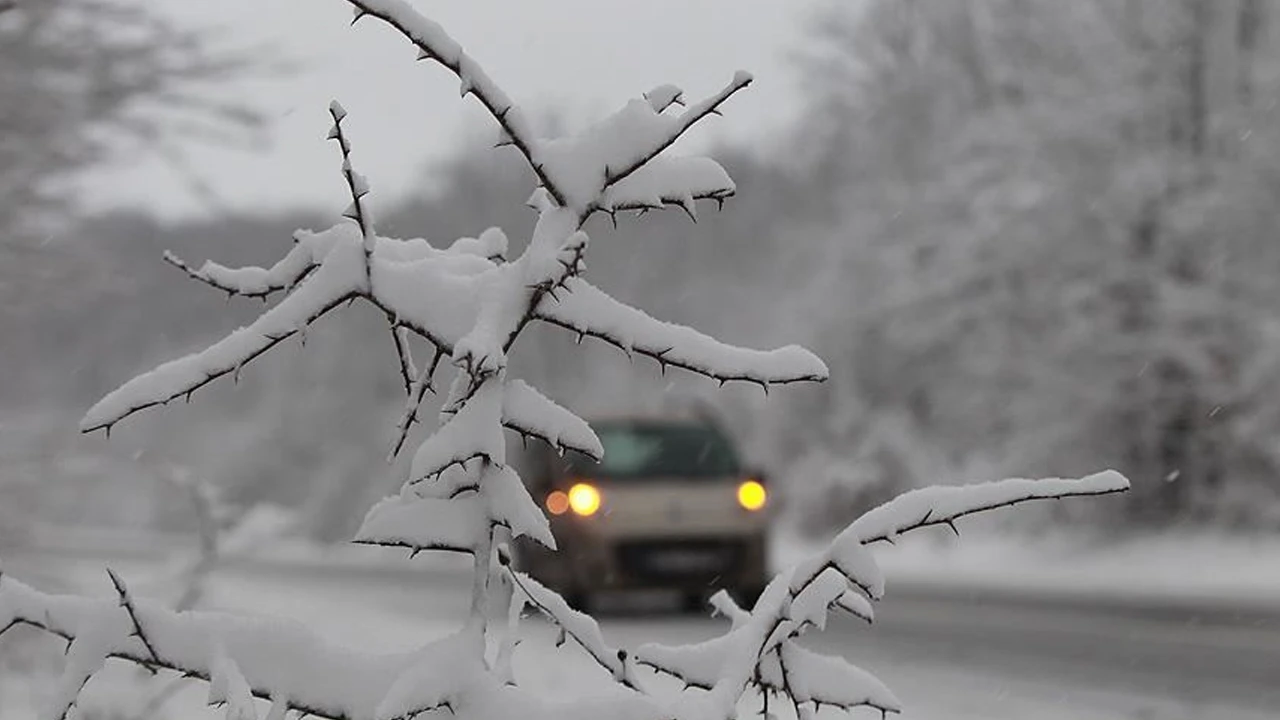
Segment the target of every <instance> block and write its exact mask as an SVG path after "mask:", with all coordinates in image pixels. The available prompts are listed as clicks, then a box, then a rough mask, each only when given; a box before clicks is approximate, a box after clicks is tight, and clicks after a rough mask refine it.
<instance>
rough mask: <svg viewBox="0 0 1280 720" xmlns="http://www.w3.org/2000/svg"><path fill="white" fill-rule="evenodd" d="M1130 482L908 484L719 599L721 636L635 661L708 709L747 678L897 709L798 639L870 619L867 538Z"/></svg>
mask: <svg viewBox="0 0 1280 720" xmlns="http://www.w3.org/2000/svg"><path fill="white" fill-rule="evenodd" d="M1128 485H1129V484H1128V481H1127V480H1126V479H1125V478H1124V477H1123V476H1122V475H1120V474H1119V473H1116V472H1114V471H1106V472H1102V473H1097V474H1095V475H1090V476H1088V477H1085V478H1082V479H1079V480H1069V479H1057V478H1054V479H1047V480H1021V479H1015V480H1003V481H999V482H993V483H982V484H977V485H969V486H960V487H935V488H926V489H924V490H918V491H913V492H910V493H907V494H905V495H902V496H900V497H899V498H898V499H895V500H891V501H889V502H888V503H885V504H884V505H882V506H880V507H878V508H876V509H873V510H871V511H869V512H867V513H866V514H864V515H863V516H862V517H860V518H859V519H858V520H855V521H854V522H853V523H852V524H850V526H849V527H848V528H846V529H845V531H844V532H842V533H840V535H838V536H837V537H836V539H835V540H834V541H832V543H831V544H830V545H829V546H828V547H827V548H826V549H824V550H822V551H821V552H819V553H816V554H815V555H813V556H812V557H810V558H807V559H806V560H804V561H802V562H800V563H799V564H797V565H796V566H794V567H792V568H790V569H788V570H786V571H784V572H783V573H781V574H780V575H778V576H777V577H775V578H774V580H773V581H772V582H771V583H770V584H769V586H768V587H766V588H765V590H764V592H763V593H762V594H761V596H760V598H759V600H758V601H757V602H756V605H755V607H754V608H752V610H751V611H750V613H746V612H745V611H743V610H741V609H740V608H738V607H737V606H736V605H734V604H733V603H732V601H731V600H729V599H728V598H727V597H722V598H720V599H719V600H718V601H717V607H718V608H721V609H722V612H724V613H725V614H726V615H728V616H729V617H730V618H731V619H732V621H733V627H732V628H731V630H730V631H729V632H728V633H726V634H725V635H723V636H721V637H719V638H716V639H713V640H710V641H707V642H704V643H698V644H694V645H678V646H665V645H660V644H653V643H651V644H647V645H642V646H641V647H640V648H638V649H637V651H636V657H637V660H638V661H639V662H640V663H642V664H644V665H648V666H650V667H652V668H654V669H656V670H658V671H659V672H663V673H666V674H669V675H672V676H674V677H676V678H678V679H680V680H682V681H683V682H685V683H686V684H687V685H690V686H696V687H701V688H704V689H706V690H707V692H706V693H705V694H703V695H699V696H697V697H696V698H695V699H691V700H688V701H687V702H690V703H694V704H696V705H697V706H698V712H699V713H700V716H701V717H704V718H717V719H718V720H729V719H730V718H732V717H734V712H735V708H736V703H737V699H738V698H739V697H740V696H741V694H742V692H743V689H744V688H746V687H749V686H751V685H753V684H754V685H757V686H760V687H762V688H763V689H765V690H766V691H773V692H777V693H781V694H782V695H783V696H784V697H787V698H789V699H790V700H791V701H792V702H793V703H794V704H795V705H796V707H797V710H799V709H800V708H801V705H802V704H805V703H812V704H813V708H814V709H816V708H818V707H821V706H823V705H828V706H835V707H841V708H850V707H856V706H860V705H867V706H871V707H875V708H878V709H880V710H881V711H882V712H896V711H897V710H898V709H899V708H900V706H901V705H900V703H899V702H898V700H897V698H895V697H894V696H893V694H892V693H891V692H890V691H889V690H888V689H887V688H886V687H885V686H884V685H883V683H881V682H880V681H879V680H878V679H876V678H875V677H874V676H872V675H870V674H869V673H867V672H865V671H864V670H861V669H860V668H856V667H854V666H852V665H849V664H848V663H847V662H845V661H844V660H842V659H839V658H834V657H825V656H821V655H818V654H816V653H813V652H812V651H809V650H806V649H804V648H801V647H800V646H798V645H797V644H796V638H797V637H798V636H799V635H800V634H801V633H802V632H804V630H805V629H807V628H819V629H821V628H822V627H824V626H825V624H826V614H827V612H828V611H829V610H830V609H833V608H837V609H840V610H844V611H847V612H850V613H852V614H854V615H855V616H857V617H860V618H863V619H864V620H867V621H868V622H870V621H871V620H872V618H873V613H872V608H871V603H870V602H869V600H868V599H871V600H875V599H879V598H881V597H882V596H883V594H884V577H883V574H882V573H881V571H880V568H879V566H878V564H877V563H876V561H875V558H874V557H873V556H872V555H871V554H870V553H869V552H868V550H867V548H866V547H865V546H866V545H867V544H869V543H874V542H878V541H883V540H889V539H891V538H893V537H896V536H897V535H899V534H901V533H904V532H908V531H910V530H913V529H916V528H920V527H926V526H928V525H937V524H948V525H949V524H950V523H952V522H953V521H954V520H956V519H958V518H960V517H963V516H965V515H969V514H972V513H976V512H981V511H984V510H991V509H996V508H1000V507H1006V506H1010V505H1014V504H1017V503H1020V502H1024V501H1028V500H1034V499H1051V498H1066V497H1082V496H1093V495H1103V494H1108V493H1114V492H1123V491H1124V490H1126V489H1127V488H1128ZM743 658H747V660H743ZM805 709H808V708H805Z"/></svg>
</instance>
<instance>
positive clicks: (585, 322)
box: [536, 278, 827, 387]
mask: <svg viewBox="0 0 1280 720" xmlns="http://www.w3.org/2000/svg"><path fill="white" fill-rule="evenodd" d="M565 290H566V292H563V293H559V294H557V295H556V296H555V297H551V296H547V297H544V298H543V300H542V303H541V304H539V305H538V310H537V313H536V315H537V317H538V319H540V320H543V321H546V322H549V323H551V324H553V325H558V326H560V327H563V328H566V329H568V330H572V331H574V332H576V333H578V334H580V335H589V336H591V337H595V338H599V339H601V340H604V341H606V342H608V343H610V344H612V345H616V346H617V347H619V348H621V349H622V350H623V351H624V352H627V353H631V352H636V353H639V354H641V355H645V356H647V357H651V358H653V359H654V360H656V361H658V363H659V364H661V365H662V366H663V367H664V368H665V367H666V366H668V365H670V366H672V367H678V368H682V369H685V370H689V371H691V372H695V373H698V374H699V375H705V376H707V377H710V378H715V379H717V380H720V381H722V382H723V381H729V380H743V381H747V382H753V383H756V384H759V385H762V386H765V387H768V386H769V385H771V384H782V383H792V382H801V381H816V380H823V379H825V378H826V377H827V366H826V365H825V364H824V363H823V362H822V361H821V360H819V359H818V357H817V356H816V355H814V354H813V353H811V352H809V351H808V350H805V349H804V348H801V347H797V346H795V345H788V346H786V347H783V348H779V349H776V350H767V351H762V350H748V349H746V348H740V347H735V346H732V345H727V344H725V343H722V342H720V341H718V340H716V339H714V338H712V337H709V336H707V335H703V334H702V333H700V332H698V331H697V330H694V329H692V328H689V327H685V326H683V325H674V324H672V323H666V322H662V321H660V320H655V319H654V318H652V317H650V316H649V315H646V314H645V313H644V312H643V311H641V310H637V309H636V308H633V307H631V306H629V305H625V304H623V303H621V302H619V301H617V300H615V299H613V298H612V297H610V296H609V295H608V294H606V293H605V292H604V291H602V290H599V289H598V288H596V287H595V286H593V285H591V284H590V283H588V282H587V281H585V280H582V279H578V278H573V279H570V280H568V281H566V282H565Z"/></svg>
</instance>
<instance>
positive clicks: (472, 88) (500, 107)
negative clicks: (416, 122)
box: [347, 0, 568, 207]
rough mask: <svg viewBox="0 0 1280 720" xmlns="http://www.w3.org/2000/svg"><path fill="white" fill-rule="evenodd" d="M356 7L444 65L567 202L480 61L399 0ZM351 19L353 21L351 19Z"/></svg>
mask: <svg viewBox="0 0 1280 720" xmlns="http://www.w3.org/2000/svg"><path fill="white" fill-rule="evenodd" d="M347 1H348V2H350V3H351V4H352V5H353V6H355V8H356V20H355V21H358V20H360V18H362V17H366V16H369V17H376V18H378V19H379V20H382V21H383V22H385V23H387V24H388V25H390V26H391V27H393V28H395V29H396V30H398V31H399V32H400V34H402V35H404V36H405V37H406V38H408V39H409V41H410V42H412V43H413V44H414V45H415V46H416V47H417V48H418V59H419V60H434V61H435V62H438V63H440V64H441V65H443V66H445V67H446V68H448V69H449V70H450V71H451V72H453V74H454V75H457V76H458V80H459V82H461V87H460V90H459V91H460V94H461V95H462V96H463V97H466V96H467V95H475V96H476V99H477V100H479V101H480V104H481V105H484V107H485V109H486V110H488V111H489V114H490V115H492V116H493V117H494V119H495V120H497V121H498V124H499V125H500V126H501V127H502V132H503V137H504V139H506V140H508V141H509V142H510V144H512V145H514V146H516V147H517V148H519V149H520V152H521V154H523V155H524V157H525V159H526V160H528V161H529V167H531V168H533V172H534V173H535V174H536V175H537V176H538V181H539V182H540V183H541V184H542V187H544V188H546V190H547V192H548V193H550V194H551V196H552V197H553V198H555V201H556V203H557V204H559V205H561V206H562V207H563V206H566V205H568V200H567V198H566V197H565V195H564V193H563V192H562V191H561V190H560V186H559V183H557V182H556V179H555V178H554V177H553V176H552V175H551V173H550V172H548V169H547V168H546V167H545V165H544V163H543V161H542V159H541V158H540V157H539V152H538V143H537V138H536V137H535V135H534V132H533V129H532V127H531V126H530V125H529V124H528V121H527V120H525V117H524V113H522V112H521V111H520V108H518V107H516V105H515V103H513V102H512V101H511V98H510V97H508V96H507V94H506V93H505V92H504V91H503V90H502V88H500V87H498V85H497V83H495V82H494V81H493V80H491V79H490V78H489V75H488V73H486V72H485V71H484V68H482V67H480V64H479V63H477V62H476V61H475V60H473V59H472V58H471V56H470V55H468V54H467V53H466V52H464V51H463V49H462V46H461V45H459V44H458V42H457V41H456V40H454V39H453V38H452V37H450V36H449V34H448V33H447V32H445V30H444V28H442V27H441V26H440V25H439V23H436V22H435V21H433V20H429V19H428V18H426V17H423V15H422V14H421V13H419V12H418V11H417V10H415V9H413V7H411V6H410V5H409V4H408V3H406V2H403V0H347ZM355 21H353V23H354V22H355Z"/></svg>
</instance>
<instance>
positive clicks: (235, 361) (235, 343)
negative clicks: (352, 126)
mask: <svg viewBox="0 0 1280 720" xmlns="http://www.w3.org/2000/svg"><path fill="white" fill-rule="evenodd" d="M350 249H351V248H350V246H346V247H344V246H339V247H337V248H335V249H334V250H333V251H332V252H331V253H330V254H329V256H328V257H326V258H325V262H324V263H323V264H322V265H321V266H320V268H318V269H317V270H316V272H315V273H313V274H312V275H311V276H309V277H308V278H307V279H306V280H304V281H303V282H302V284H301V285H300V286H298V288H297V289H296V290H295V291H294V292H292V293H290V294H289V295H288V296H286V297H285V299H284V300H283V301H281V302H280V304H279V305H276V306H275V307H273V308H271V309H270V310H268V311H267V312H265V313H263V314H262V315H261V316H260V317H259V318H258V319H257V320H255V321H254V322H253V323H252V324H250V325H249V326H247V327H242V328H240V329H239V330H236V331H235V332H233V333H231V334H230V335H228V336H226V337H225V338H223V339H222V340H220V341H218V342H217V343H215V344H214V345H212V346H211V347H209V348H207V349H205V350H203V351H201V352H198V353H194V354H191V355H187V356H186V357H183V358H179V359H177V360H172V361H170V362H167V363H164V364H163V365H161V366H159V367H157V368H156V369H154V370H152V371H150V372H147V373H144V374H142V375H139V376H138V377H136V378H134V379H132V380H130V381H129V382H127V383H125V384H124V385H122V386H121V387H120V388H118V389H117V390H115V391H113V392H111V393H110V394H108V395H107V396H106V397H104V398H102V399H101V400H99V401H98V403H97V404H96V405H94V406H93V407H92V408H90V409H89V411H88V412H87V413H86V414H85V417H84V418H83V419H82V420H81V421H80V428H81V430H82V431H83V432H92V431H94V430H98V429H105V430H107V431H108V432H110V428H111V426H112V425H114V424H115V423H116V422H118V421H120V420H121V419H122V418H124V417H126V416H128V415H131V414H133V413H135V412H137V411H139V410H142V409H144V408H148V407H152V406H155V405H160V404H164V403H168V402H170V401H172V400H174V399H176V398H179V397H182V396H187V397H188V398H189V397H190V395H191V393H193V392H195V391H196V390H198V389H200V388H201V387H203V386H204V385H206V384H208V383H210V382H212V381H213V380H215V379H217V378H219V377H222V376H224V375H228V374H231V373H236V372H238V371H239V370H240V368H242V367H243V366H244V365H245V364H247V363H249V362H250V361H251V360H253V359H254V358H256V357H257V356H259V355H261V354H262V353H264V352H266V351H267V350H270V349H271V348H272V347H274V346H275V345H276V344H277V343H279V342H280V341H282V340H284V339H286V338H288V337H289V336H291V335H293V334H294V333H296V332H298V331H299V330H302V329H303V328H305V327H306V326H307V325H309V324H310V323H311V322H313V321H315V320H316V319H318V318H320V317H321V316H322V315H324V314H326V313H327V312H329V311H330V310H332V309H333V308H335V307H337V306H338V305H340V304H342V303H343V302H346V301H347V300H349V299H351V298H354V297H357V296H358V295H360V294H361V293H362V292H364V290H365V287H366V278H365V275H364V262H363V257H362V256H361V255H360V254H359V248H358V246H357V247H356V252H355V253H352V252H349V250H350ZM344 251H346V252H344Z"/></svg>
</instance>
